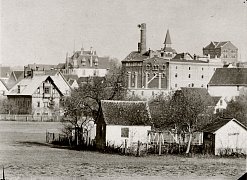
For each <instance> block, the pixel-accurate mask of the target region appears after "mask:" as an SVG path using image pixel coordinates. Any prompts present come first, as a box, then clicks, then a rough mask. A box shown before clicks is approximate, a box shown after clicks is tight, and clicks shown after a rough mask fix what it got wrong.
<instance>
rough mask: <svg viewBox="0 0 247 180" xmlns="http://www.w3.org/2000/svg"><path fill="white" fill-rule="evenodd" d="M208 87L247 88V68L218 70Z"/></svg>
mask: <svg viewBox="0 0 247 180" xmlns="http://www.w3.org/2000/svg"><path fill="white" fill-rule="evenodd" d="M208 85H211V86H217V85H218V86H222V85H228V86H229V85H244V86H247V68H217V69H216V71H215V72H214V74H213V76H212V78H211V80H210V81H209V83H208Z"/></svg>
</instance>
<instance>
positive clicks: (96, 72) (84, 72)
mask: <svg viewBox="0 0 247 180" xmlns="http://www.w3.org/2000/svg"><path fill="white" fill-rule="evenodd" d="M73 74H77V75H78V77H88V76H99V77H104V76H105V75H106V74H107V69H86V68H85V69H83V68H78V69H74V70H73Z"/></svg>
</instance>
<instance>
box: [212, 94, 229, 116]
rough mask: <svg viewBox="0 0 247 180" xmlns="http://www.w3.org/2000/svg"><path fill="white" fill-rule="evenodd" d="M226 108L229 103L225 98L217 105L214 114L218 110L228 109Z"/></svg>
mask: <svg viewBox="0 0 247 180" xmlns="http://www.w3.org/2000/svg"><path fill="white" fill-rule="evenodd" d="M221 100H222V104H220V101H221ZM226 107H227V103H226V101H225V99H224V97H221V98H220V100H219V101H218V103H217V104H216V106H215V108H214V113H216V112H217V111H216V110H217V109H219V110H223V109H226Z"/></svg>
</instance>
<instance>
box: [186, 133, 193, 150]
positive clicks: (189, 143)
mask: <svg viewBox="0 0 247 180" xmlns="http://www.w3.org/2000/svg"><path fill="white" fill-rule="evenodd" d="M189 133H190V137H189V142H188V145H187V150H186V154H188V153H189V152H190V146H191V141H192V133H191V132H189Z"/></svg>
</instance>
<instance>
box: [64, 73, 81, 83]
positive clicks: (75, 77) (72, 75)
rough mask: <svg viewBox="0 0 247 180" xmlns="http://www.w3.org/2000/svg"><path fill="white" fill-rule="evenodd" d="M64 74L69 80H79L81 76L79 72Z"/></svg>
mask: <svg viewBox="0 0 247 180" xmlns="http://www.w3.org/2000/svg"><path fill="white" fill-rule="evenodd" d="M63 76H64V77H65V79H66V80H67V81H69V80H70V79H74V80H77V79H78V78H79V77H78V75H77V74H64V75H63Z"/></svg>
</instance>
